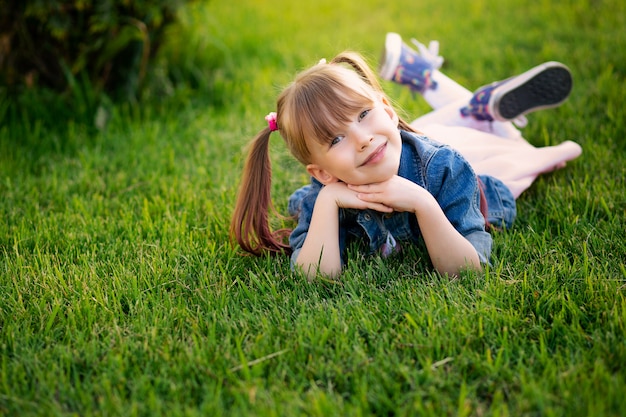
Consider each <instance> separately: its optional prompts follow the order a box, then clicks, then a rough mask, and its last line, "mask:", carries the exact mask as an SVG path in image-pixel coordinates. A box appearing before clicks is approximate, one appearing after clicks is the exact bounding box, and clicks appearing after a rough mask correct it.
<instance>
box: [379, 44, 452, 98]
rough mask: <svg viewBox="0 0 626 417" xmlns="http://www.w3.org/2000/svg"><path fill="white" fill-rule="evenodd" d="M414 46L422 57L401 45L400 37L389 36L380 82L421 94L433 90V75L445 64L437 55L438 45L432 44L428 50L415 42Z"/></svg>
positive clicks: (435, 84) (380, 67) (434, 85)
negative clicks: (402, 86) (387, 81)
mask: <svg viewBox="0 0 626 417" xmlns="http://www.w3.org/2000/svg"><path fill="white" fill-rule="evenodd" d="M413 43H414V44H415V45H416V46H417V48H418V50H419V51H420V52H419V53H418V52H416V51H415V50H414V49H412V48H411V47H409V46H408V45H407V44H405V43H404V42H402V38H401V37H400V35H398V34H397V33H391V32H390V33H387V36H386V38H385V49H384V51H383V54H382V57H381V63H380V66H379V69H378V72H379V74H380V76H381V78H383V79H385V80H389V81H394V82H396V83H399V84H403V85H406V86H408V87H409V88H411V90H413V91H416V92H419V93H423V92H424V91H426V90H427V89H433V90H434V89H435V88H437V83H436V82H435V81H434V80H433V79H432V73H433V71H434V70H436V69H438V68H439V67H441V64H442V63H443V58H441V57H440V56H439V55H438V53H439V44H438V43H437V42H436V41H433V42H431V43H430V45H429V48H426V47H425V46H424V45H422V44H421V43H419V42H417V41H416V40H415V39H413Z"/></svg>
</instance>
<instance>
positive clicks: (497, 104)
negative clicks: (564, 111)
mask: <svg viewBox="0 0 626 417" xmlns="http://www.w3.org/2000/svg"><path fill="white" fill-rule="evenodd" d="M571 91H572V74H571V73H570V70H569V68H567V67H566V66H565V65H563V64H561V63H559V62H546V63H544V64H541V65H539V66H536V67H534V68H532V69H530V70H528V71H526V72H525V73H523V74H521V75H518V76H516V77H512V78H509V79H508V80H504V81H499V82H495V83H493V84H490V85H487V86H484V87H481V88H479V89H478V90H476V92H475V93H474V96H473V97H472V99H471V100H470V102H469V104H468V105H467V106H465V107H463V108H462V109H461V115H462V116H463V117H469V116H471V117H473V118H474V119H476V120H486V121H490V122H491V121H494V120H499V121H509V120H513V121H514V122H515V121H517V123H516V124H517V125H518V126H521V127H523V125H525V124H526V118H525V117H523V115H524V114H527V113H531V112H534V111H537V110H541V109H549V108H552V107H557V106H559V105H560V104H561V103H563V102H564V101H565V100H566V99H567V97H568V96H569V93H570V92H571Z"/></svg>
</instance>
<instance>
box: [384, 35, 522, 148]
mask: <svg viewBox="0 0 626 417" xmlns="http://www.w3.org/2000/svg"><path fill="white" fill-rule="evenodd" d="M413 42H414V44H415V46H416V47H417V48H418V50H419V53H418V52H416V51H415V50H413V49H412V48H410V47H409V46H408V45H406V44H405V43H404V42H402V38H401V37H400V35H398V34H397V33H388V34H387V37H386V40H385V49H384V51H383V56H382V59H381V65H380V68H379V72H380V75H381V77H382V78H384V79H387V80H391V81H394V82H397V83H400V84H404V85H407V86H408V87H409V88H411V90H413V91H414V92H416V93H419V94H421V95H422V96H423V97H424V99H425V100H426V102H427V103H428V104H429V105H430V106H431V107H432V108H433V110H435V111H434V112H432V113H429V114H427V115H424V116H422V117H421V118H419V119H417V120H416V121H415V122H414V125H415V126H421V125H423V124H424V123H440V124H444V125H448V126H464V127H470V128H473V129H478V130H481V131H484V132H490V133H493V134H495V135H497V136H501V137H503V138H509V139H517V138H519V137H521V135H520V133H519V131H518V130H517V129H516V128H515V126H513V124H512V123H510V122H508V121H495V122H490V121H486V120H477V119H475V118H473V117H463V116H462V114H461V112H460V109H461V108H463V107H466V106H467V105H468V103H470V102H471V100H472V97H473V94H472V92H471V91H470V90H468V89H467V88H465V87H463V86H462V85H460V84H459V83H457V82H456V81H454V80H453V79H451V78H450V77H448V76H446V75H445V74H444V73H443V72H441V71H439V69H438V68H439V67H440V66H441V64H442V63H443V58H442V57H440V56H439V44H438V43H437V42H436V41H431V42H430V44H429V47H428V48H426V46H424V45H423V44H421V43H419V42H417V41H416V40H413Z"/></svg>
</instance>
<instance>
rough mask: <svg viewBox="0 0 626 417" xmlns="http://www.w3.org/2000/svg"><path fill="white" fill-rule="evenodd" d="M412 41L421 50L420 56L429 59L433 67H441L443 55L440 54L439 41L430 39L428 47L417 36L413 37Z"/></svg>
mask: <svg viewBox="0 0 626 417" xmlns="http://www.w3.org/2000/svg"><path fill="white" fill-rule="evenodd" d="M411 42H412V43H413V45H415V47H416V48H417V49H418V50H419V53H420V56H421V57H422V58H424V59H425V60H426V61H428V62H429V63H430V64H431V65H432V68H433V69H439V68H441V66H442V65H443V57H441V56H439V41H430V43H429V44H428V47H426V46H425V45H424V44H423V43H421V42H419V41H418V40H417V39H415V38H412V39H411Z"/></svg>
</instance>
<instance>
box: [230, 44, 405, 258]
mask: <svg viewBox="0 0 626 417" xmlns="http://www.w3.org/2000/svg"><path fill="white" fill-rule="evenodd" d="M381 96H382V97H385V94H384V92H383V89H382V87H381V86H380V83H379V82H378V79H377V78H376V75H375V74H374V72H373V71H372V70H371V68H370V67H369V66H368V65H367V63H366V62H365V60H364V59H363V58H362V57H361V56H360V55H359V54H356V53H354V52H343V53H341V54H339V55H337V56H336V57H335V58H334V59H333V60H332V61H330V63H328V64H326V63H320V64H317V65H314V66H313V67H311V68H309V69H307V70H304V71H302V72H301V73H300V74H298V75H297V76H296V79H295V80H294V81H293V82H292V83H291V84H290V85H289V86H287V88H285V89H284V90H283V92H282V93H281V94H280V96H279V97H278V100H277V106H276V113H277V116H276V120H277V125H278V128H279V132H280V134H281V136H282V137H283V139H284V140H285V143H286V144H287V147H288V148H289V150H290V152H291V154H292V155H293V156H294V157H295V158H296V159H297V160H298V161H300V162H301V163H302V164H303V165H307V164H309V163H310V162H311V161H310V152H309V148H308V147H307V143H308V141H311V140H316V141H319V142H328V141H331V140H332V139H333V138H334V136H335V135H336V134H337V132H338V131H340V130H341V127H342V126H345V124H346V123H347V122H348V118H349V117H351V116H352V115H354V114H355V113H356V112H357V111H359V110H361V109H363V108H364V107H366V106H369V105H371V104H372V103H374V102H375V101H376V100H377V99H378V98H380V97H381ZM398 128H400V129H403V130H408V131H414V130H413V129H412V128H411V126H410V125H409V124H408V123H406V122H405V121H404V120H402V119H401V118H400V119H399V122H398ZM271 132H272V131H271V130H270V129H269V127H267V128H265V129H263V130H262V131H261V132H259V133H258V134H257V136H256V137H255V138H254V139H253V141H252V144H251V148H250V152H249V154H248V158H247V160H246V163H245V166H244V171H243V176H242V181H241V188H240V191H239V195H238V197H237V203H236V205H235V211H234V213H233V218H232V221H231V228H230V230H231V236H232V237H234V238H235V239H236V240H237V242H238V243H239V245H240V246H241V247H242V249H244V250H245V251H247V252H250V253H252V254H255V255H261V254H263V253H264V252H266V251H269V252H270V253H281V252H287V253H288V252H290V248H289V245H288V244H287V243H285V237H286V236H288V234H289V233H290V230H285V229H283V230H278V231H272V230H271V228H270V226H269V212H270V210H272V202H271V197H270V189H271V176H272V171H271V164H270V159H269V146H268V144H269V138H270V134H271Z"/></svg>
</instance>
